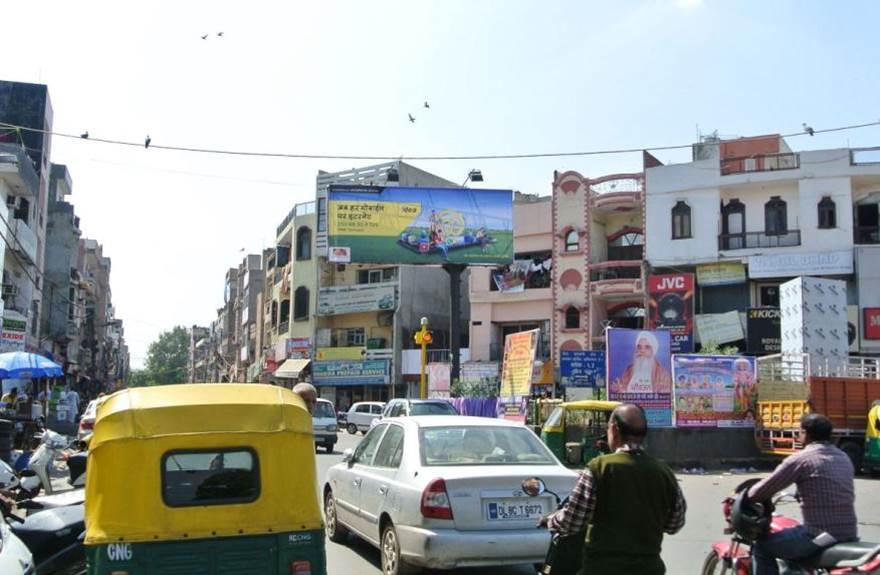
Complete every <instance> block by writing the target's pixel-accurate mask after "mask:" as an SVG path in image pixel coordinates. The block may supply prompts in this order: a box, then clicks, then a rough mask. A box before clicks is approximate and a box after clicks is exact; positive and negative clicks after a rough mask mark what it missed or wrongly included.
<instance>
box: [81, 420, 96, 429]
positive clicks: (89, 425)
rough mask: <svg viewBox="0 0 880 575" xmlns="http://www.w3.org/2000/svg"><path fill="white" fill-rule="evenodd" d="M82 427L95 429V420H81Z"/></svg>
mask: <svg viewBox="0 0 880 575" xmlns="http://www.w3.org/2000/svg"><path fill="white" fill-rule="evenodd" d="M79 428H80V429H95V422H94V421H86V420H85V419H84V420H82V421H80V422H79Z"/></svg>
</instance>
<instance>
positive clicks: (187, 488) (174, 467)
mask: <svg viewBox="0 0 880 575" xmlns="http://www.w3.org/2000/svg"><path fill="white" fill-rule="evenodd" d="M259 495H260V473H259V463H258V461H257V454H256V453H255V452H254V451H253V450H252V449H249V448H232V449H217V450H204V451H202V450H199V451H169V452H168V453H166V454H165V455H164V457H162V499H163V500H164V501H165V504H166V505H168V506H169V507H189V506H195V505H221V504H231V503H249V502H251V501H254V500H256V499H257V497H259Z"/></svg>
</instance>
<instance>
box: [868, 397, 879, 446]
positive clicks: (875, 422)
mask: <svg viewBox="0 0 880 575" xmlns="http://www.w3.org/2000/svg"><path fill="white" fill-rule="evenodd" d="M865 437H867V438H868V439H878V438H880V401H875V402H874V406H873V407H872V408H871V411H869V412H868V428H867V429H866V430H865Z"/></svg>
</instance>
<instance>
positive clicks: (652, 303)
mask: <svg viewBox="0 0 880 575" xmlns="http://www.w3.org/2000/svg"><path fill="white" fill-rule="evenodd" d="M648 307H649V311H648V329H658V328H661V329H668V330H669V333H670V336H671V338H672V339H671V345H672V353H690V352H692V351H694V274H666V275H652V276H648Z"/></svg>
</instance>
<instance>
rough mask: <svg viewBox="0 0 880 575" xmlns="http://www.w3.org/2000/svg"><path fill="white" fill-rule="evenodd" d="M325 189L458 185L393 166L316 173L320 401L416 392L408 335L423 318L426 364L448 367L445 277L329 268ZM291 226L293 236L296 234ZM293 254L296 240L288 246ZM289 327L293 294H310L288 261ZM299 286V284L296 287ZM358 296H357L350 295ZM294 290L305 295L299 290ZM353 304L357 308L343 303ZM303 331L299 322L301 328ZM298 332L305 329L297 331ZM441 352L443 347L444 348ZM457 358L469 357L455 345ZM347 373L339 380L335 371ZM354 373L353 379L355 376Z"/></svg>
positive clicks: (412, 270)
mask: <svg viewBox="0 0 880 575" xmlns="http://www.w3.org/2000/svg"><path fill="white" fill-rule="evenodd" d="M331 184H364V185H381V186H389V185H390V186H394V185H399V186H423V187H424V186H436V187H446V188H448V187H458V185H457V184H454V183H452V182H450V181H448V180H445V179H443V178H440V177H438V176H435V175H434V174H431V173H429V172H425V171H423V170H420V169H418V168H416V167H414V166H411V165H409V164H406V163H404V162H400V161H395V162H388V163H384V164H379V165H375V166H369V167H365V168H359V169H353V170H349V171H345V172H337V173H327V172H319V174H318V177H317V196H316V200H317V205H316V212H317V213H316V219H315V225H316V228H315V229H316V233H315V234H314V235H315V241H314V247H315V249H314V254H309V256H310V258H309V259H311V258H315V261H314V265H315V266H316V268H315V269H316V275H317V285H316V286H315V287H316V288H317V299H316V300H315V298H314V297H313V296H312V293H314V292H313V291H311V290H310V291H309V298H308V301H309V305H310V306H315V307H314V308H310V309H314V312H312V313H314V316H315V317H314V326H315V342H314V347H315V353H314V355H313V358H312V365H311V371H312V383H314V384H315V385H316V386H317V387H318V390H319V392H320V394H321V396H322V397H326V398H328V399H330V400H331V401H334V402H336V405H337V408H339V409H346V408H347V406H348V405H350V404H351V403H353V402H355V401H361V400H385V399H388V398H389V397H394V396H402V395H407V394H408V395H410V396H417V394H418V372H419V359H418V351H417V350H415V349H413V348H414V347H415V345H414V343H413V339H412V336H413V333H414V332H415V331H418V330H419V328H420V320H421V318H422V317H426V318H427V319H428V321H429V324H430V326H431V329H432V330H433V331H434V344H433V345H434V347H435V349H434V351H433V352H432V357H431V359H432V360H435V361H444V362H447V361H449V360H450V356H449V350H448V348H449V325H450V323H449V322H450V312H449V307H450V299H449V276H448V275H447V273H446V272H445V271H444V270H442V269H440V268H438V267H422V266H397V265H394V264H393V262H389V263H388V264H387V265H358V264H335V263H330V262H328V261H327V191H328V187H329V186H330V185H331ZM300 230H301V228H300V227H299V226H297V229H296V230H294V233H300ZM292 245H293V247H294V249H295V248H296V243H295V242H294V243H293V244H292ZM292 258H293V260H294V261H293V266H292V267H293V278H294V279H293V282H292V283H291V286H292V289H293V290H294V296H293V299H294V306H293V307H294V310H293V314H292V315H293V316H294V324H296V323H297V322H296V318H297V317H300V318H302V319H303V320H305V315H306V308H305V301H306V299H305V296H303V297H302V299H301V300H300V301H301V302H302V303H301V306H300V308H299V309H297V306H296V290H300V289H309V287H308V286H309V285H311V284H310V283H309V282H310V280H309V279H308V278H303V277H302V276H303V275H304V274H299V273H298V272H297V269H299V268H297V265H298V264H300V261H297V254H296V253H294V254H293V256H292ZM467 275H468V274H463V276H462V284H461V285H462V289H461V292H462V296H463V297H462V304H461V308H462V314H461V315H462V317H461V318H460V322H461V332H462V333H464V334H467V333H468V331H467V325H468V314H469V309H470V305H469V301H468V289H467V281H468V279H467ZM300 282H303V283H300ZM354 291H356V292H357V294H358V295H357V298H352V297H350V296H351V294H352V292H354ZM300 293H304V292H303V291H301V292H300ZM354 300H357V301H358V302H359V303H358V304H357V305H350V304H349V303H347V302H352V301H354ZM303 325H304V326H305V322H304V323H303ZM303 333H305V332H303ZM444 348H445V349H444ZM462 348H464V349H463V350H462V353H461V355H460V357H461V359H462V360H467V359H468V350H467V346H466V345H462ZM342 373H345V374H349V375H346V376H344V377H343V376H342V375H341V374H342ZM358 374H360V375H358Z"/></svg>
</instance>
